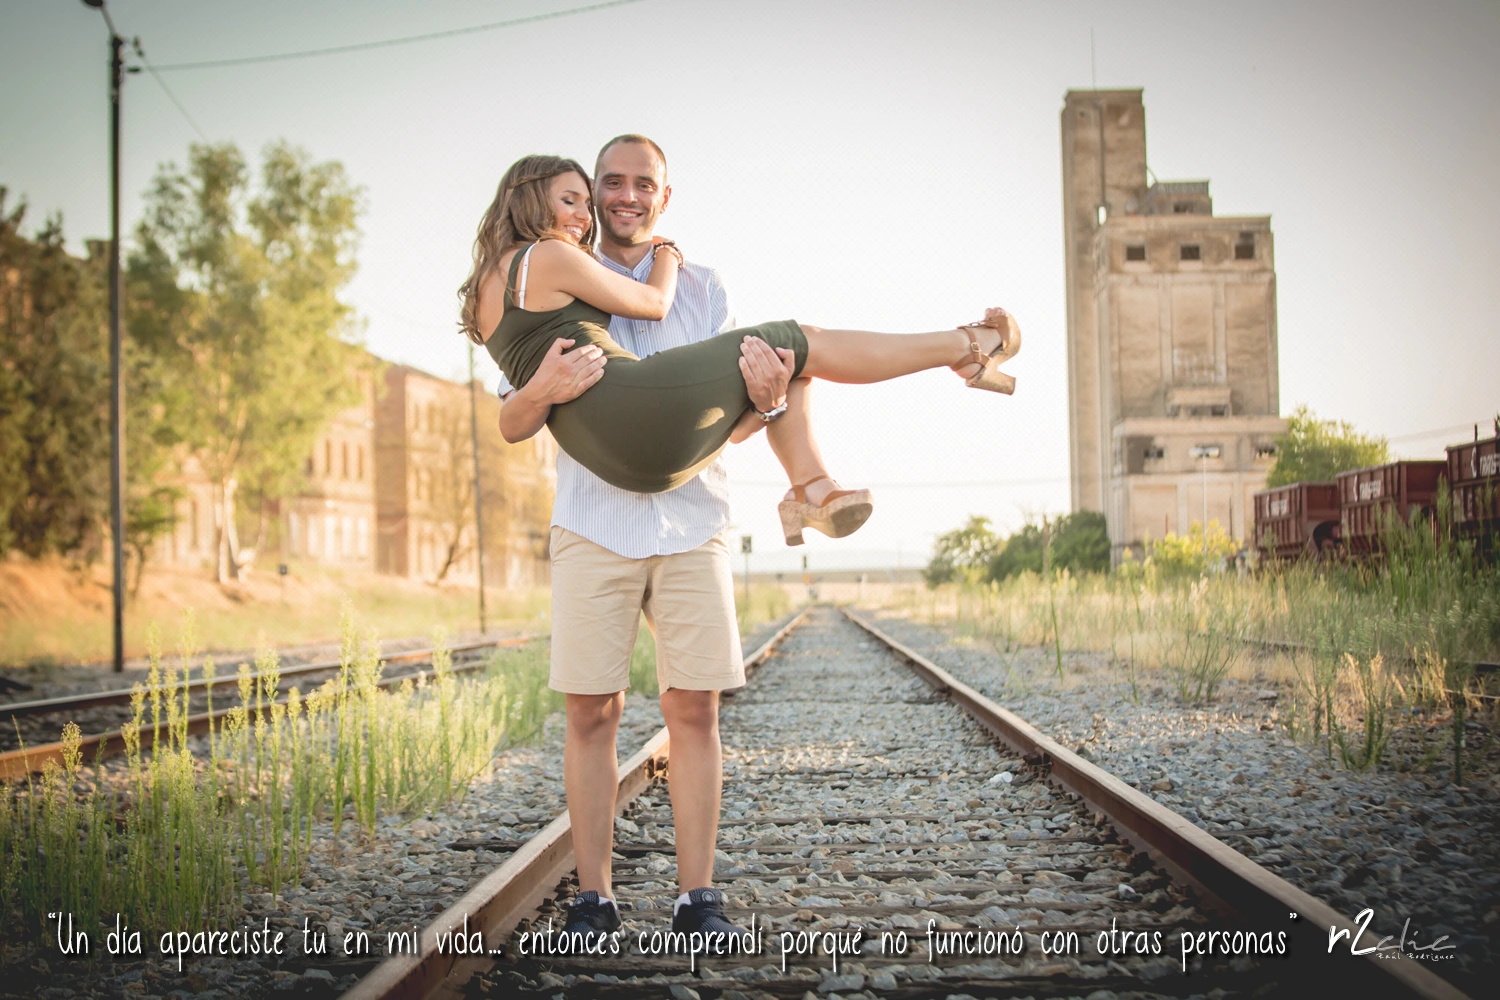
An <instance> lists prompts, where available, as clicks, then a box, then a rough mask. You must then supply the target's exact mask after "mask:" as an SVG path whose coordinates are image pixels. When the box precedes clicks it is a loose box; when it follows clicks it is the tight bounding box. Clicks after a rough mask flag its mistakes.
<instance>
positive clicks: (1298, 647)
mask: <svg viewBox="0 0 1500 1000" xmlns="http://www.w3.org/2000/svg"><path fill="white" fill-rule="evenodd" d="M1236 638H1237V639H1238V640H1239V641H1240V642H1242V643H1245V644H1246V645H1248V646H1265V647H1266V648H1268V649H1286V650H1292V651H1293V652H1297V651H1304V652H1317V651H1318V647H1317V646H1316V645H1314V644H1313V643H1310V642H1294V641H1292V640H1290V639H1257V638H1255V637H1254V636H1249V635H1241V636H1236ZM1405 660H1406V662H1407V663H1409V664H1410V663H1415V662H1417V661H1416V660H1413V659H1412V658H1411V657H1406V658H1405ZM1459 662H1460V663H1463V662H1467V663H1468V665H1469V666H1471V667H1473V668H1474V672H1475V673H1476V674H1493V673H1500V663H1491V662H1489V661H1488V660H1473V661H1462V660H1460V661H1459ZM1448 693H1449V694H1458V692H1457V691H1449V692H1448Z"/></svg>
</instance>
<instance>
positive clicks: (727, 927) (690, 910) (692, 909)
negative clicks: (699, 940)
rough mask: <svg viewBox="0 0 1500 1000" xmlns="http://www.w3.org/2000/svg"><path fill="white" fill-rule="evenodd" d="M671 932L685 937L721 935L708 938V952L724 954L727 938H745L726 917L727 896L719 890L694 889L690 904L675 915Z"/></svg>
mask: <svg viewBox="0 0 1500 1000" xmlns="http://www.w3.org/2000/svg"><path fill="white" fill-rule="evenodd" d="M672 930H674V931H680V932H682V933H683V934H693V933H695V932H696V933H699V934H707V935H721V936H718V937H710V938H708V950H709V951H711V952H713V953H714V954H720V955H721V954H723V953H724V952H725V951H726V950H728V948H729V939H728V935H731V934H733V935H736V936H739V937H743V936H744V935H745V933H746V932H745V930H744V929H743V928H740V927H736V926H735V925H734V924H731V923H730V922H729V919H728V918H727V917H725V916H724V894H723V893H722V892H719V891H718V890H717V889H692V890H690V891H689V892H688V902H686V903H679V904H678V905H677V906H676V908H675V909H674V910H673V911H672Z"/></svg>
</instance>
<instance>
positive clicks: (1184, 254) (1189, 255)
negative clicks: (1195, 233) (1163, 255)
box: [1177, 243, 1203, 260]
mask: <svg viewBox="0 0 1500 1000" xmlns="http://www.w3.org/2000/svg"><path fill="white" fill-rule="evenodd" d="M1177 255H1178V259H1180V260H1202V259H1203V248H1202V247H1200V246H1199V245H1198V244H1196V243H1184V244H1182V245H1181V246H1180V247H1178V248H1177Z"/></svg>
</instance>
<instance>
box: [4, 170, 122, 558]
mask: <svg viewBox="0 0 1500 1000" xmlns="http://www.w3.org/2000/svg"><path fill="white" fill-rule="evenodd" d="M25 213H26V206H25V203H24V202H23V203H21V204H19V205H17V206H16V208H15V209H13V210H10V211H6V210H5V207H4V189H0V279H3V282H0V295H3V302H0V323H3V332H4V336H3V339H0V368H3V369H5V371H6V376H5V377H4V378H3V379H0V382H3V383H4V384H3V385H0V395H3V396H4V397H6V398H5V403H4V410H5V411H6V413H7V416H6V417H4V418H0V420H3V423H4V425H5V429H4V430H0V439H3V441H0V449H3V452H0V453H3V455H4V457H0V476H4V478H5V479H6V480H7V488H6V490H5V493H4V495H3V497H4V498H3V499H0V509H3V513H4V514H5V520H6V527H5V529H4V531H3V532H0V534H3V535H4V536H5V537H4V545H5V546H6V547H9V546H12V545H13V546H14V547H15V548H17V549H19V550H20V551H21V552H23V553H24V554H26V555H28V556H31V557H32V558H39V557H41V556H43V555H46V554H49V553H70V552H84V553H88V552H90V551H96V550H97V549H98V548H99V545H100V540H101V539H100V529H101V525H102V518H103V515H104V513H105V511H106V510H107V506H106V505H107V503H108V498H109V492H108V491H109V479H108V465H107V462H108V454H109V423H108V410H107V409H106V404H107V402H108V387H109V367H108V356H107V354H106V353H105V351H104V348H105V344H106V341H105V339H104V337H103V336H102V332H103V327H102V323H103V322H104V320H105V317H106V316H107V308H108V299H107V289H106V288H105V286H104V283H103V281H102V277H103V265H104V259H105V254H104V253H102V252H96V253H95V254H94V255H93V257H92V258H91V259H90V260H86V261H85V260H79V259H78V258H75V257H73V256H71V255H70V254H69V253H68V252H67V250H66V249H65V248H64V245H63V231H62V220H61V219H60V218H58V217H56V216H54V217H52V218H49V219H47V220H46V221H45V222H44V223H43V225H42V227H41V229H40V230H38V231H37V233H36V234H35V235H34V236H33V237H32V238H29V239H28V238H27V237H25V236H23V235H22V234H21V225H22V222H23V220H24V218H25Z"/></svg>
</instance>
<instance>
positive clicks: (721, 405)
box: [485, 247, 807, 493]
mask: <svg viewBox="0 0 1500 1000" xmlns="http://www.w3.org/2000/svg"><path fill="white" fill-rule="evenodd" d="M525 251H526V248H525V247H523V248H522V249H520V250H518V251H516V255H515V257H513V258H512V259H511V262H510V280H509V282H508V283H507V285H506V290H505V315H504V316H503V317H502V318H501V320H500V325H499V326H498V327H496V329H495V332H494V334H493V335H492V336H491V337H490V339H489V340H488V341H486V342H485V347H486V348H487V349H488V350H489V352H490V356H491V357H493V358H494V359H495V362H496V364H498V365H499V366H500V369H501V370H502V371H503V372H505V377H506V378H507V379H509V380H510V383H511V385H513V386H515V387H516V388H517V389H519V388H521V387H522V386H524V385H525V384H526V383H527V382H529V381H530V380H531V378H532V376H533V375H535V374H536V371H537V369H538V368H539V367H541V364H542V359H543V358H544V357H545V356H546V354H547V351H548V349H549V348H551V346H552V343H553V341H555V340H558V339H559V338H562V339H569V340H573V341H574V342H575V343H574V345H573V347H571V348H569V351H570V352H571V351H576V350H578V349H579V348H581V347H583V346H584V345H586V344H594V345H597V346H598V347H600V348H601V349H603V351H604V354H605V356H606V357H608V358H609V363H608V364H606V365H605V366H604V375H603V377H601V378H600V379H599V381H598V382H596V383H594V384H593V385H592V386H590V387H589V388H588V389H586V390H584V393H583V395H581V396H579V397H578V398H577V399H575V400H573V401H572V402H569V403H561V404H558V405H556V406H554V407H552V412H551V414H550V415H549V416H548V417H547V427H548V429H549V430H550V431H551V432H552V436H553V437H554V438H555V439H556V440H557V444H558V447H560V448H562V450H563V451H565V452H567V453H568V454H569V455H571V456H572V457H573V458H574V459H576V460H577V461H578V463H579V464H580V465H582V466H583V467H584V468H586V469H588V470H589V471H590V472H592V473H594V475H596V476H598V477H599V478H600V479H602V480H604V481H605V482H606V483H609V484H610V485H612V486H618V487H619V488H620V489H623V490H631V491H632V492H635V493H664V492H666V491H667V490H672V489H676V488H677V487H679V486H681V485H682V484H683V483H685V482H687V481H688V480H689V479H691V478H693V477H694V476H696V475H697V474H698V473H699V472H701V471H702V470H703V468H704V467H705V466H706V465H708V464H709V463H710V462H712V461H713V460H714V459H715V458H716V457H717V456H718V454H719V452H721V451H723V450H724V446H725V445H726V444H728V443H729V435H730V432H731V431H733V430H734V426H735V424H736V423H738V422H739V419H740V417H741V416H742V415H743V414H744V412H745V410H747V409H748V408H749V407H750V396H749V393H748V391H747V390H746V388H745V378H744V376H743V375H742V374H741V373H740V365H739V359H740V342H741V340H742V339H743V338H744V337H745V336H747V335H748V336H753V337H759V338H760V339H761V340H764V341H765V342H766V343H767V344H770V345H771V347H773V348H776V347H783V348H788V349H790V350H791V351H793V352H794V353H795V354H796V356H797V361H796V372H797V373H798V374H800V373H801V371H802V367H803V365H805V364H806V363H807V336H806V335H805V334H804V333H803V332H802V328H801V327H800V326H799V325H798V324H797V323H796V322H794V321H792V320H778V321H776V322H773V323H762V324H760V325H758V326H749V327H743V328H741V329H738V330H735V331H733V332H731V333H722V334H719V335H718V336H716V337H710V338H709V339H707V340H702V341H699V342H697V343H694V344H688V345H686V346H683V347H674V348H672V349H670V350H666V351H660V352H658V353H656V354H653V355H651V356H650V357H647V358H637V357H636V356H635V355H634V354H631V353H630V352H629V351H627V350H625V348H623V347H621V346H620V345H619V344H617V343H615V341H614V340H612V339H610V336H609V319H610V316H609V313H607V312H604V311H603V310H601V309H596V308H595V307H594V306H591V305H589V304H588V303H587V302H584V301H582V300H581V299H574V300H573V301H572V302H570V303H568V304H567V305H565V306H563V307H562V308H560V309H549V310H546V311H543V312H536V311H533V310H530V309H522V308H521V307H520V306H518V305H516V302H515V298H514V296H513V294H512V291H513V289H515V287H516V272H517V270H518V267H519V265H520V262H521V258H522V255H523V254H524V253H525Z"/></svg>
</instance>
